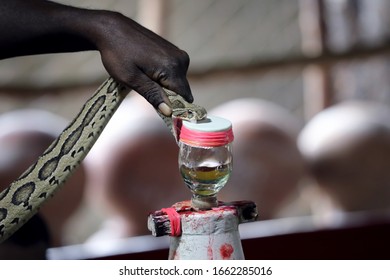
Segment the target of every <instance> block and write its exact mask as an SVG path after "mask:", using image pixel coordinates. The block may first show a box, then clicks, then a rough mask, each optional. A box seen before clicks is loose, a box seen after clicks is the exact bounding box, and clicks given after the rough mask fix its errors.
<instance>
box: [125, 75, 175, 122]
mask: <svg viewBox="0 0 390 280" xmlns="http://www.w3.org/2000/svg"><path fill="white" fill-rule="evenodd" d="M133 84H135V85H136V86H133V87H132V88H133V89H134V90H135V91H137V92H138V93H139V94H140V95H142V96H143V97H144V98H145V99H146V100H147V101H148V102H149V103H150V104H151V105H152V106H153V107H154V108H155V109H157V110H159V111H160V112H161V113H162V114H164V115H165V116H170V115H171V114H172V109H171V103H170V101H169V99H168V97H167V95H166V94H165V92H164V90H163V89H162V87H161V86H160V85H159V84H157V83H156V82H154V81H152V80H151V79H150V78H149V77H148V76H146V75H145V74H143V73H142V74H140V75H139V76H138V77H137V81H136V82H134V83H133Z"/></svg>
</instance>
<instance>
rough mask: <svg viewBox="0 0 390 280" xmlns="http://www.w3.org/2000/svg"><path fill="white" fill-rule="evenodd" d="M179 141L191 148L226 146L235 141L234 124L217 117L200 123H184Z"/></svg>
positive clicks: (208, 118)
mask: <svg viewBox="0 0 390 280" xmlns="http://www.w3.org/2000/svg"><path fill="white" fill-rule="evenodd" d="M179 139H180V141H181V142H183V143H185V144H188V145H190V146H201V147H217V146H224V145H226V144H229V143H230V142H232V141H233V139H234V136H233V129H232V123H231V122H230V121H229V120H227V119H224V118H220V117H216V116H208V117H207V118H205V119H204V120H201V121H198V122H190V121H183V123H182V126H181V128H180V135H179Z"/></svg>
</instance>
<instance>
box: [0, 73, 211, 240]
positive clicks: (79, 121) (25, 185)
mask: <svg viewBox="0 0 390 280" xmlns="http://www.w3.org/2000/svg"><path fill="white" fill-rule="evenodd" d="M164 90H165V92H166V94H167V96H168V98H169V100H170V101H171V104H172V117H166V116H164V115H163V114H161V113H160V112H158V111H157V112H158V114H159V115H160V117H161V118H162V119H163V120H164V122H165V123H166V125H167V126H168V128H169V129H170V130H171V132H172V133H174V128H173V121H172V119H175V118H178V119H188V120H200V119H203V118H205V117H206V114H207V113H206V110H205V109H204V108H203V107H200V106H197V105H194V104H190V103H187V102H186V101H185V100H184V99H183V98H182V97H181V96H180V95H177V94H175V93H174V92H172V91H169V90H167V89H164ZM129 91H130V89H128V88H126V87H124V86H122V85H121V84H119V83H117V82H116V81H114V79H112V78H108V79H107V80H106V81H105V82H104V83H103V84H102V85H101V86H100V87H99V88H98V89H97V91H96V92H95V94H94V95H93V96H92V97H91V98H90V99H89V100H88V101H87V102H86V103H85V104H84V106H83V108H82V109H81V111H80V113H79V114H78V115H77V116H76V118H74V120H73V121H72V122H71V123H70V124H69V126H68V127H66V128H65V129H64V131H63V132H62V133H61V134H60V135H59V136H58V138H57V139H56V140H55V141H54V142H53V143H52V144H51V145H50V146H49V148H48V149H47V150H46V151H45V152H44V153H43V154H42V155H41V156H40V157H39V158H38V160H37V161H36V162H35V163H34V164H33V165H32V166H30V167H29V168H28V169H27V170H26V171H25V172H24V173H23V174H22V175H21V176H20V177H19V178H18V179H16V180H15V181H14V182H13V183H11V185H10V186H9V187H8V188H6V189H5V190H4V191H3V192H1V193H0V243H1V242H3V241H4V240H6V239H7V238H8V237H9V236H11V235H12V234H13V233H14V232H15V231H17V230H18V229H19V228H20V227H21V226H22V225H23V224H25V223H26V222H27V221H28V220H29V219H30V218H31V217H32V216H33V215H35V214H36V213H37V211H38V210H39V208H40V207H41V205H42V203H44V202H45V201H46V200H47V199H49V198H50V197H52V196H53V195H54V193H55V191H57V190H58V189H59V188H60V187H61V186H62V185H63V184H64V182H65V181H66V179H67V178H68V177H69V176H70V175H71V173H72V171H74V170H75V169H76V168H77V167H78V166H79V165H80V163H81V161H82V160H83V159H84V158H85V156H86V155H87V153H88V152H89V150H90V149H91V148H92V146H93V144H94V143H95V142H96V140H97V138H98V137H99V136H100V134H101V132H102V131H103V129H104V127H105V126H106V124H107V123H108V121H109V120H110V118H111V117H112V115H113V114H114V112H115V111H116V109H117V108H118V107H119V105H120V104H121V102H122V101H123V99H124V98H125V97H126V95H127V94H128V92H129ZM174 135H175V133H174ZM175 137H176V136H175Z"/></svg>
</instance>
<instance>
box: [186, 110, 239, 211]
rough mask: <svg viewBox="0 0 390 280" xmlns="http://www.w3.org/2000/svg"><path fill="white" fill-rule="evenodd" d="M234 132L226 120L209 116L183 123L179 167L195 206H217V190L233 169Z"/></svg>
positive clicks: (223, 184)
mask: <svg viewBox="0 0 390 280" xmlns="http://www.w3.org/2000/svg"><path fill="white" fill-rule="evenodd" d="M232 141H233V133H232V127H231V123H230V122H229V121H228V120H225V119H222V118H218V117H209V118H207V119H206V120H205V121H201V122H198V123H196V124H195V123H186V122H183V126H182V129H181V134H180V142H179V147H180V152H179V169H180V174H181V176H182V177H183V180H184V183H185V184H186V186H187V187H188V188H189V189H190V190H191V192H192V194H193V196H192V203H193V206H194V207H195V208H199V209H207V208H211V207H213V206H216V205H217V198H216V195H217V193H218V192H219V191H220V190H221V189H222V188H223V187H224V186H225V184H226V183H227V181H228V179H229V177H230V173H231V171H232V147H231V143H232Z"/></svg>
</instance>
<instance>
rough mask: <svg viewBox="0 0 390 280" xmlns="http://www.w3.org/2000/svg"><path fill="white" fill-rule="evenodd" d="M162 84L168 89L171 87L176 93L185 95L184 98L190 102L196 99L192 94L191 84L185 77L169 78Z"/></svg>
mask: <svg viewBox="0 0 390 280" xmlns="http://www.w3.org/2000/svg"><path fill="white" fill-rule="evenodd" d="M161 84H162V85H163V86H164V87H166V88H167V89H170V90H172V91H174V92H175V93H177V94H179V95H181V96H183V98H184V99H185V100H187V101H188V102H190V103H192V102H193V101H194V97H193V96H192V92H191V88H190V85H189V83H188V81H187V79H186V78H185V77H184V78H176V79H167V80H165V81H163V82H161Z"/></svg>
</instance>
